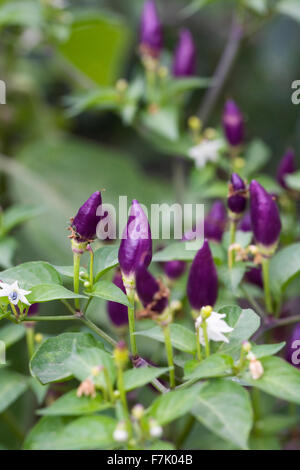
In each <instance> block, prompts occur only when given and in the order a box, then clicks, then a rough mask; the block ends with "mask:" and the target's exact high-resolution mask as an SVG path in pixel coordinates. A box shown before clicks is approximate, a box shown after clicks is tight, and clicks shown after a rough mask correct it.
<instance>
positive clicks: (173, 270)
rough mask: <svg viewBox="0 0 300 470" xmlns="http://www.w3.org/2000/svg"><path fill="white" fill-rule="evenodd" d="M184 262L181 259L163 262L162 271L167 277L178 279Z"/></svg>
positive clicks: (182, 271) (183, 269) (184, 266)
mask: <svg viewBox="0 0 300 470" xmlns="http://www.w3.org/2000/svg"><path fill="white" fill-rule="evenodd" d="M185 268H186V263H185V262H184V261H182V260H172V261H167V262H166V263H164V271H165V274H166V275H167V276H168V278H169V279H178V278H179V277H181V276H182V274H183V273H184V271H185Z"/></svg>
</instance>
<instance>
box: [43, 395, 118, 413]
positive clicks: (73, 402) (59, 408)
mask: <svg viewBox="0 0 300 470" xmlns="http://www.w3.org/2000/svg"><path fill="white" fill-rule="evenodd" d="M110 407H111V404H110V403H107V402H104V400H103V398H102V397H101V396H100V395H99V394H97V396H96V397H95V398H92V397H86V396H82V397H77V395H76V390H71V391H70V392H68V393H66V394H65V395H63V396H62V397H60V398H58V399H57V400H55V402H54V403H52V405H50V406H48V408H43V409H41V410H38V411H37V414H39V415H46V416H79V415H86V414H93V413H97V412H99V411H101V410H105V409H107V408H110Z"/></svg>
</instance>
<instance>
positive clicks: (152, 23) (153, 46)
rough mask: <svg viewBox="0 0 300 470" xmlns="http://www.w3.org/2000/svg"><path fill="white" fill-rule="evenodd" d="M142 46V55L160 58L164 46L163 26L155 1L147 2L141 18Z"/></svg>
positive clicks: (147, 0) (148, 0) (149, 0)
mask: <svg viewBox="0 0 300 470" xmlns="http://www.w3.org/2000/svg"><path fill="white" fill-rule="evenodd" d="M140 44H141V46H140V47H141V51H142V53H144V54H146V55H149V56H151V57H158V56H159V54H160V52H161V49H162V45H163V38H162V26H161V22H160V19H159V16H158V12H157V9H156V5H155V2H154V0H146V1H145V3H144V8H143V12H142V17H141V26H140Z"/></svg>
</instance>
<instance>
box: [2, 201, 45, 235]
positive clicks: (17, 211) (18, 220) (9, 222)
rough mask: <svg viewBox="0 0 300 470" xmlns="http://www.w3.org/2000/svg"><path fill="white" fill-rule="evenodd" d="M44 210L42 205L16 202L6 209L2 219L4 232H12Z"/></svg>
mask: <svg viewBox="0 0 300 470" xmlns="http://www.w3.org/2000/svg"><path fill="white" fill-rule="evenodd" d="M42 212H43V209H42V208H41V207H37V206H32V205H25V204H16V205H14V206H12V207H10V208H9V209H6V211H5V212H4V214H3V220H2V224H3V230H4V233H8V232H10V231H11V230H12V229H13V228H15V227H16V226H17V225H20V224H22V223H24V222H26V221H27V220H30V219H32V218H33V217H36V216H38V215H39V214H41V213H42Z"/></svg>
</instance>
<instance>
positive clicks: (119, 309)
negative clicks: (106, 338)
mask: <svg viewBox="0 0 300 470" xmlns="http://www.w3.org/2000/svg"><path fill="white" fill-rule="evenodd" d="M113 283H114V284H115V285H116V286H117V287H119V288H120V289H121V290H122V291H123V292H124V294H126V291H125V287H124V284H123V280H122V274H121V272H120V271H119V270H117V271H116V273H115V275H114V278H113ZM107 313H108V315H109V318H110V320H111V322H112V323H113V324H114V325H115V326H116V327H120V326H124V325H127V324H128V308H127V307H126V306H125V305H123V304H119V303H118V302H112V301H108V302H107Z"/></svg>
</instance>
